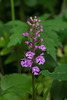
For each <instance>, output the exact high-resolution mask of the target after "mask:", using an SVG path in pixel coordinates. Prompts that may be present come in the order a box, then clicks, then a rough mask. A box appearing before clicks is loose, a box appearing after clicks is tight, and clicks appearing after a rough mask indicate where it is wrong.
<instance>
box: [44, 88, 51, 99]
mask: <svg viewBox="0 0 67 100" xmlns="http://www.w3.org/2000/svg"><path fill="white" fill-rule="evenodd" d="M49 91H50V87H49V88H48V89H47V90H46V92H45V94H44V97H43V100H46V99H47V95H48V93H49Z"/></svg>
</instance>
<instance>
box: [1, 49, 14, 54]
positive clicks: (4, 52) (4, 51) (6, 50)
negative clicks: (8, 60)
mask: <svg viewBox="0 0 67 100" xmlns="http://www.w3.org/2000/svg"><path fill="white" fill-rule="evenodd" d="M13 49H14V47H10V48H4V49H2V50H1V51H0V55H1V56H3V55H7V54H9V53H10V52H11V51H12V50H13Z"/></svg>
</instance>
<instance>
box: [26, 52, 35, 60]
mask: <svg viewBox="0 0 67 100" xmlns="http://www.w3.org/2000/svg"><path fill="white" fill-rule="evenodd" d="M34 55H35V53H34V52H31V51H28V52H27V53H26V57H27V58H29V59H32V58H33V56H34Z"/></svg>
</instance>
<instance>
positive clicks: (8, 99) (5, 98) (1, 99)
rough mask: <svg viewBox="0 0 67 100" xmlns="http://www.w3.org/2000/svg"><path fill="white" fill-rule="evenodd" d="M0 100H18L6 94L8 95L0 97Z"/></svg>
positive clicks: (12, 95)
mask: <svg viewBox="0 0 67 100" xmlns="http://www.w3.org/2000/svg"><path fill="white" fill-rule="evenodd" d="M0 100H18V98H17V96H15V95H14V94H10V93H8V94H5V95H3V96H1V97H0Z"/></svg>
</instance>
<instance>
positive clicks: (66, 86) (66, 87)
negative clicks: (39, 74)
mask: <svg viewBox="0 0 67 100" xmlns="http://www.w3.org/2000/svg"><path fill="white" fill-rule="evenodd" d="M55 87H56V88H55ZM50 92H51V98H52V99H53V100H64V98H66V97H67V81H58V80H55V81H54V82H53V84H52V87H51V91H50Z"/></svg>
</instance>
